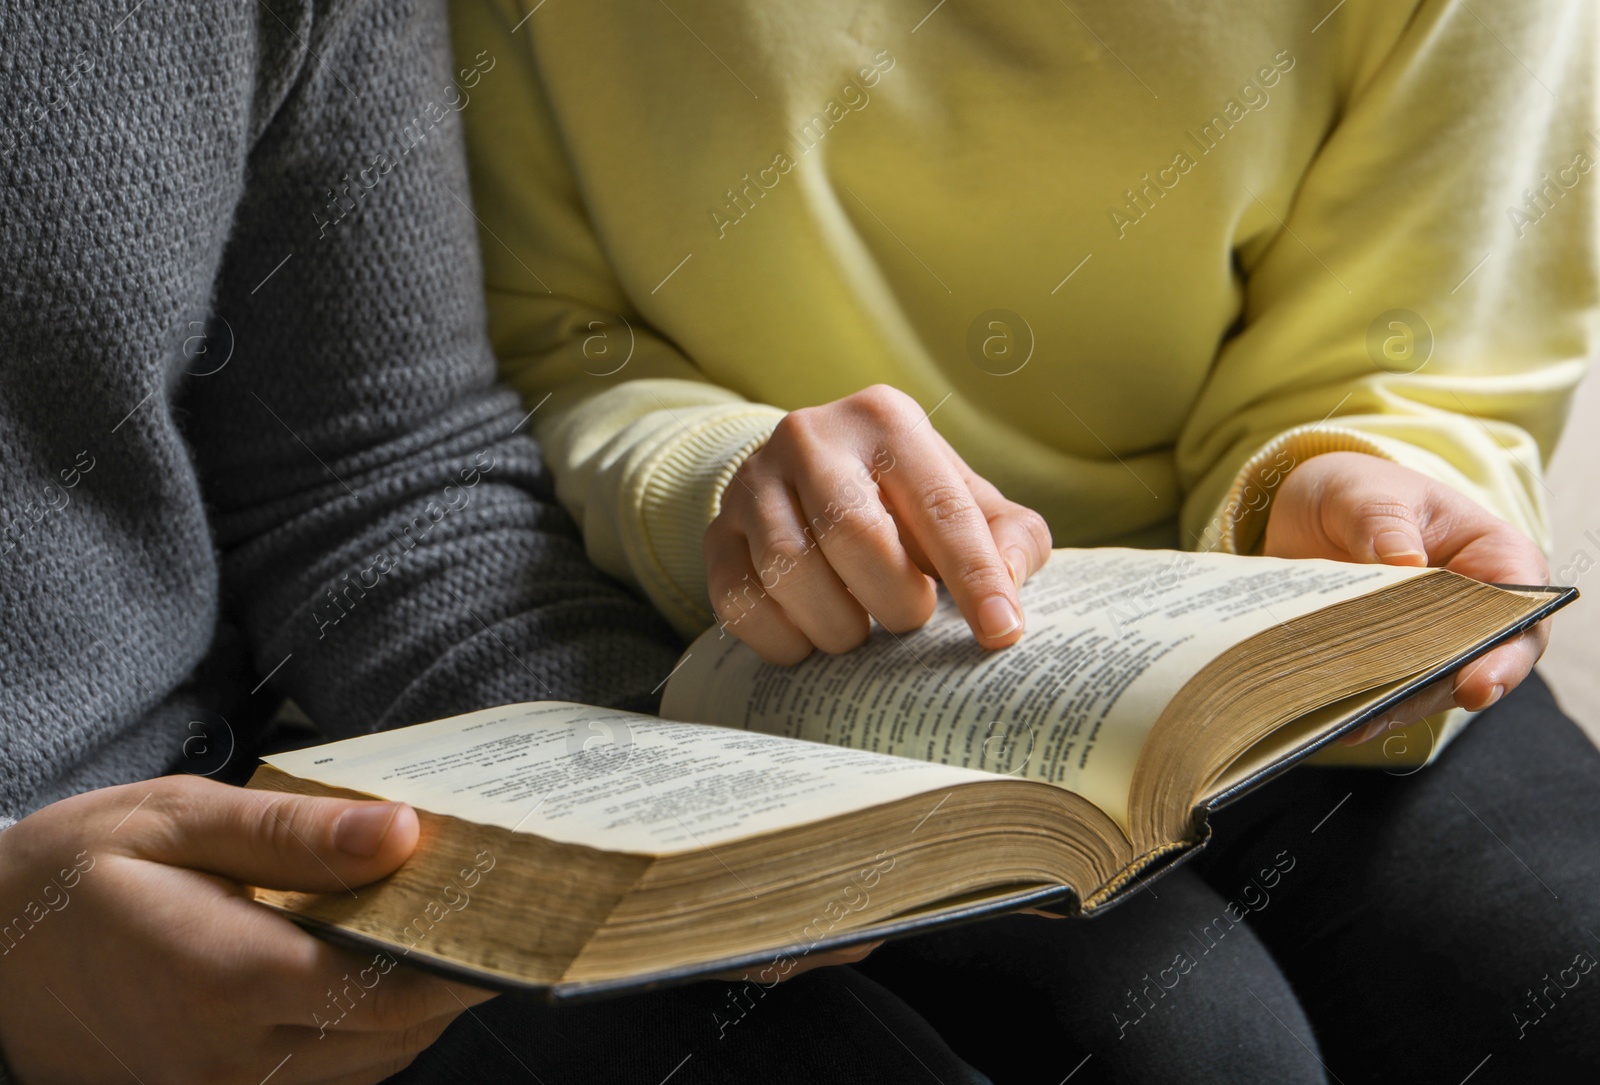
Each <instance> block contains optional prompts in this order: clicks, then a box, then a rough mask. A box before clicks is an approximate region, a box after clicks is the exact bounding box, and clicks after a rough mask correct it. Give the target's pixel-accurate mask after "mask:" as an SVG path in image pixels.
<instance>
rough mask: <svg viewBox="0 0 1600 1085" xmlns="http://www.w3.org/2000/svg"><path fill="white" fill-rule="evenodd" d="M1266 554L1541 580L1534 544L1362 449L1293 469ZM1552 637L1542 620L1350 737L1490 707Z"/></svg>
mask: <svg viewBox="0 0 1600 1085" xmlns="http://www.w3.org/2000/svg"><path fill="white" fill-rule="evenodd" d="M1265 553H1267V554H1270V555H1272V556H1274V557H1280V558H1332V559H1333V560H1335V561H1353V562H1364V563H1382V564H1385V565H1411V566H1424V565H1435V566H1442V567H1444V568H1446V569H1450V570H1453V571H1454V572H1458V573H1460V574H1461V575H1463V576H1470V577H1472V578H1473V579H1474V580H1482V581H1487V582H1490V583H1501V584H1547V583H1549V581H1550V571H1549V568H1548V566H1547V565H1546V564H1545V560H1544V554H1543V553H1542V552H1541V551H1540V549H1539V547H1538V546H1536V545H1535V544H1534V542H1533V541H1532V540H1531V539H1529V538H1528V537H1527V536H1526V535H1524V534H1522V532H1520V531H1518V530H1517V529H1516V528H1514V527H1512V526H1511V525H1510V524H1508V523H1506V522H1505V521H1504V520H1501V519H1500V518H1499V517H1496V516H1494V515H1492V514H1491V513H1489V512H1487V511H1486V510H1484V509H1483V508H1482V507H1481V506H1479V505H1477V504H1474V503H1473V502H1472V501H1470V500H1468V499H1467V498H1466V497H1463V496H1462V495H1461V494H1459V493H1457V492H1456V491H1455V490H1452V489H1451V488H1450V487H1448V486H1445V485H1443V484H1442V483H1439V482H1435V481H1433V480H1432V479H1430V478H1428V477H1427V476H1426V475H1422V474H1419V473H1417V472H1416V471H1413V470H1411V469H1409V468H1406V467H1401V466H1400V465H1399V464H1396V463H1392V462H1390V461H1389V460H1385V459H1381V458H1379V457H1377V456H1369V455H1367V454H1365V453H1362V452H1330V453H1325V454H1324V455H1321V456H1315V457H1313V458H1311V459H1309V460H1307V461H1305V462H1304V463H1302V464H1300V465H1299V466H1298V467H1296V468H1295V469H1294V470H1292V471H1290V472H1289V474H1288V475H1287V476H1286V477H1285V479H1284V481H1283V484H1282V485H1281V486H1280V487H1279V489H1278V492H1277V494H1276V495H1275V496H1274V497H1273V499H1272V510H1271V512H1270V513H1269V514H1268V518H1267V533H1266V542H1265ZM1549 639H1550V629H1549V622H1548V621H1545V622H1541V623H1539V624H1538V625H1537V626H1535V627H1534V628H1532V629H1530V630H1528V631H1527V632H1526V633H1523V634H1522V635H1521V636H1519V637H1517V638H1516V639H1515V640H1512V641H1509V642H1507V643H1505V644H1502V645H1500V646H1499V647H1498V648H1495V649H1494V650H1493V651H1491V652H1489V653H1487V654H1486V655H1484V656H1482V657H1481V658H1479V659H1478V660H1476V661H1475V662H1473V663H1469V664H1468V665H1467V666H1466V667H1464V668H1462V669H1461V670H1460V671H1459V672H1457V673H1456V674H1455V675H1453V676H1451V677H1447V678H1442V679H1440V680H1439V681H1438V682H1435V683H1434V684H1433V685H1431V686H1429V687H1428V688H1427V689H1424V690H1422V691H1421V692H1419V693H1417V694H1416V695H1415V696H1413V697H1410V698H1408V699H1407V700H1405V701H1403V702H1402V703H1401V704H1399V705H1397V706H1396V707H1395V708H1394V709H1393V710H1392V711H1390V712H1389V713H1388V714H1386V715H1385V717H1384V718H1383V719H1380V720H1376V721H1374V722H1373V723H1370V724H1368V725H1367V726H1366V727H1365V728H1363V729H1362V730H1361V731H1358V732H1356V733H1355V734H1354V735H1353V736H1349V737H1347V739H1346V741H1347V742H1348V743H1349V744H1352V745H1353V744H1355V743H1359V742H1365V741H1367V740H1368V739H1372V738H1376V737H1377V736H1378V735H1380V734H1382V733H1383V732H1384V731H1386V730H1388V729H1389V728H1390V727H1400V726H1404V725H1406V724H1409V723H1414V722H1416V721H1417V720H1420V719H1422V718H1423V717H1424V716H1430V715H1432V714H1433V713H1435V712H1441V711H1443V710H1445V709H1447V708H1450V707H1452V706H1457V705H1459V706H1460V707H1462V708H1466V709H1470V710H1472V711H1479V710H1481V709H1485V708H1488V707H1489V706H1490V705H1492V704H1494V703H1495V702H1496V701H1498V700H1499V699H1500V698H1501V697H1503V696H1505V694H1507V693H1509V692H1510V691H1511V690H1513V689H1516V688H1517V685H1518V683H1520V682H1521V681H1522V680H1523V679H1524V678H1526V677H1527V676H1528V672H1529V671H1531V670H1533V665H1534V664H1535V663H1536V662H1538V659H1539V656H1540V655H1542V654H1543V652H1544V647H1545V644H1546V643H1547V642H1548V641H1549Z"/></svg>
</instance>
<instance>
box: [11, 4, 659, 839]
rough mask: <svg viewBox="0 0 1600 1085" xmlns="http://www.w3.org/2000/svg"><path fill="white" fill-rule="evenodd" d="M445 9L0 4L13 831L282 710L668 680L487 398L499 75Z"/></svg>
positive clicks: (366, 724)
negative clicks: (473, 137)
mask: <svg viewBox="0 0 1600 1085" xmlns="http://www.w3.org/2000/svg"><path fill="white" fill-rule="evenodd" d="M440 7H441V4H439V3H437V2H431V0H317V2H315V3H313V2H312V0H260V2H244V3H227V4H220V3H202V2H199V0H194V2H191V3H183V2H180V0H161V2H140V0H116V3H113V4H103V3H93V2H89V0H54V2H51V3H44V4H40V3H32V2H28V0H0V88H3V90H4V93H5V101H6V103H7V105H6V109H5V110H3V111H0V761H3V766H4V768H3V776H0V820H3V819H15V818H20V817H22V816H24V815H25V814H27V813H28V812H29V811H31V810H34V809H37V808H38V807H40V806H42V805H43V804H45V803H48V802H51V801H52V800H55V799H58V798H61V797H63V796H66V795H70V794H73V793H76V792H79V791H82V790H85V789H88V788H92V787H97V786H102V785H107V784H112V783H119V782H125V781H131V780H136V779H141V778H146V777H149V776H152V775H156V774H159V773H162V772H164V771H168V770H169V769H170V768H171V767H173V766H174V765H175V764H177V763H179V762H181V761H182V759H183V758H184V755H185V754H186V753H193V752H195V751H196V749H197V746H196V743H195V741H194V740H195V739H196V736H198V735H200V734H201V733H202V731H204V732H205V734H206V735H208V736H209V737H208V738H207V739H206V740H205V742H204V743H203V745H205V746H207V747H208V748H213V749H215V748H217V747H219V746H220V744H222V743H225V742H226V743H237V744H238V745H239V746H240V747H241V748H242V747H243V746H244V745H246V743H247V739H248V736H246V735H240V734H231V735H230V734H229V733H228V732H230V731H233V732H237V731H238V730H240V729H241V726H242V725H240V724H239V723H238V722H237V721H240V720H246V719H256V718H258V717H260V716H261V715H262V713H261V712H260V711H259V709H260V708H262V707H263V706H264V705H265V704H267V703H271V702H276V701H278V700H281V699H282V698H283V697H284V696H288V697H292V698H293V699H294V700H295V701H296V702H298V703H299V704H300V705H301V706H302V707H303V708H304V709H305V710H306V711H307V712H308V713H309V714H310V715H311V717H312V718H313V719H314V720H316V721H317V722H318V723H319V724H320V725H321V726H322V727H323V729H324V730H325V731H327V732H328V733H329V734H330V735H333V736H340V735H348V734H352V733H357V732H362V731H367V730H372V729H376V728H382V727H390V726H395V725H399V724H406V723H412V722H416V721H419V720H423V719H428V718H432V717H436V716H439V715H443V714H448V713H452V712H456V711H462V710H466V709H470V708H473V707H479V706H484V705H491V704H499V703H504V702H509V701H517V700H528V699H535V698H564V699H573V700H585V701H594V702H601V703H609V704H622V705H629V706H634V707H644V706H648V705H649V704H650V702H651V696H652V694H651V691H652V689H653V688H654V687H656V686H657V684H658V683H660V681H661V680H662V679H663V678H664V677H665V676H666V675H667V673H668V671H669V670H670V669H671V667H672V663H673V658H674V649H675V645H674V642H673V640H672V638H671V634H670V633H669V632H668V631H667V630H666V628H665V627H664V626H663V625H662V624H661V623H660V622H659V621H658V620H657V619H656V618H655V617H654V616H653V615H652V613H651V611H649V610H648V609H647V608H646V607H645V606H644V605H642V604H641V603H640V602H638V601H637V600H636V599H634V598H633V597H631V596H630V595H628V594H626V593H625V592H624V591H623V590H622V589H621V588H619V587H618V586H616V585H615V584H613V583H612V582H610V581H608V580H606V579H605V578H604V577H602V576H601V575H600V574H598V573H597V572H596V571H595V570H594V569H593V568H592V567H591V566H590V565H589V564H588V563H587V562H586V560H585V558H584V555H583V549H582V544H581V543H580V541H579V539H578V536H577V534H576V531H575V529H574V526H573V524H572V523H571V521H570V520H569V519H568V518H567V517H566V515H565V514H564V513H563V512H562V511H561V510H560V509H559V508H558V507H557V506H556V505H555V504H554V503H553V501H552V496H551V489H550V485H549V482H548V480H547V478H546V475H545V473H544V470H543V468H542V467H541V465H540V461H539V457H538V453H537V449H536V448H535V446H534V444H533V443H532V441H531V440H529V439H528V438H527V437H525V436H521V435H519V434H520V433H521V432H525V431H526V428H527V427H526V424H525V422H526V420H525V418H524V414H525V411H524V410H523V408H522V407H521V406H520V404H519V403H518V402H517V400H516V398H515V397H514V396H513V395H512V394H510V393H509V392H506V391H503V390H499V389H497V388H496V387H495V386H494V385H493V383H492V382H493V368H494V367H493V361H492V359H491V357H490V354H489V351H488V348H487V345H486V338H485V335H484V330H483V323H484V312H483V306H482V301H481V297H480V287H479V283H478V254H477V250H476V248H475V241H474V237H475V233H474V225H473V218H472V215H471V213H470V212H469V210H468V207H467V201H468V198H469V197H468V194H467V193H468V189H467V182H466V178H465V176H464V170H463V165H462V156H461V152H460V148H459V143H460V116H459V113H460V111H461V110H462V109H467V108H471V105H470V99H471V96H472V90H471V88H472V87H475V86H477V85H478V83H479V82H480V81H482V80H488V79H494V78H496V77H497V75H503V73H497V72H496V71H495V70H494V69H495V64H496V61H495V58H494V57H490V56H487V55H484V56H480V57H479V58H478V61H477V64H476V66H475V67H473V68H468V69H464V70H456V71H454V72H452V65H451V62H450V56H449V47H448V40H447V32H446V29H445V21H444V18H443V13H442V11H441V10H440ZM530 285H533V283H532V280H531V278H530ZM535 288H536V287H535ZM257 683H262V684H261V685H260V688H256V687H257ZM186 742H188V743H189V745H188V746H187V747H186Z"/></svg>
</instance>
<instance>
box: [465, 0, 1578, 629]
mask: <svg viewBox="0 0 1600 1085" xmlns="http://www.w3.org/2000/svg"><path fill="white" fill-rule="evenodd" d="M535 2H536V0H456V3H455V18H454V33H455V44H456V49H457V52H458V54H459V55H460V56H461V57H462V58H463V59H462V64H463V66H464V67H465V68H470V69H472V70H473V71H474V72H482V75H481V78H477V79H473V80H472V83H473V85H472V86H471V87H470V88H469V89H466V93H467V94H469V95H470V99H471V100H470V103H469V104H468V106H467V107H465V119H466V122H467V129H468V143H469V150H470V161H471V169H472V179H473V193H474V196H475V198H476V206H477V213H478V215H479V217H480V220H481V222H482V227H483V229H482V247H483V257H484V263H485V270H486V275H487V286H488V298H489V317H490V323H491V331H492V335H493V339H494V342H495V344H496V348H497V351H498V353H499V356H500V359H501V363H502V366H503V372H504V375H505V376H506V377H507V378H508V379H509V380H510V381H511V382H512V383H514V384H515V385H516V386H517V387H518V388H519V389H520V390H521V391H522V392H523V393H524V395H525V396H526V397H527V400H528V408H529V409H530V410H531V411H532V412H533V413H532V416H531V421H532V426H533V430H534V432H535V433H536V435H537V436H538V437H539V438H540V439H541V440H542V441H543V443H544V449H545V455H546V457H547V458H548V460H549V463H550V466H551V469H552V471H553V473H554V476H555V478H556V481H557V485H558V492H559V496H560V498H561V500H562V501H563V503H564V504H565V505H566V506H567V507H568V508H569V509H570V510H571V511H572V512H573V514H574V515H575V516H576V517H577V518H578V520H579V522H580V524H581V525H582V527H583V531H584V536H585V538H586V540H587V545H588V548H589V552H590V555H591V557H592V558H593V559H594V560H595V561H596V562H597V563H598V564H599V565H600V566H601V567H602V568H604V569H606V570H607V571H609V572H611V573H613V574H615V575H616V576H619V577H621V578H624V579H626V580H628V581H630V582H632V583H634V584H636V585H638V586H639V587H640V588H642V589H643V591H644V592H645V593H646V594H647V595H648V596H649V597H650V598H651V599H652V600H653V601H654V602H655V604H656V605H657V606H658V607H659V608H660V609H661V610H662V612H663V613H664V614H666V615H667V616H668V617H669V618H670V619H671V620H672V621H673V622H674V623H675V624H676V625H677V627H678V628H679V629H680V630H682V631H683V632H685V633H693V632H695V631H697V630H698V629H700V628H703V627H704V626H705V625H707V624H709V623H710V622H711V620H712V617H711V610H710V606H709V601H708V599H707V592H706V580H705V570H704V565H703V560H702V557H701V537H702V535H703V533H704V531H705V528H706V525H707V524H708V523H709V522H710V520H711V518H712V517H713V516H714V515H715V513H716V510H717V508H718V504H719V501H720V496H721V493H722V490H723V488H724V487H725V486H727V485H728V483H729V481H730V478H731V476H732V474H733V472H734V470H735V469H736V468H737V467H738V465H739V464H740V463H741V462H742V461H743V458H744V457H746V456H748V455H749V454H750V452H751V451H753V450H754V449H755V448H757V447H759V445H760V444H761V442H762V441H763V440H764V439H765V438H766V436H767V435H768V434H769V433H770V432H771V430H772V427H773V426H774V424H775V423H776V422H777V420H778V419H779V418H781V417H782V414H783V412H784V411H785V410H789V409H793V408H798V407H802V406H807V405H813V404H818V403H823V402H826V401H829V400H834V399H837V398H839V397H841V396H845V395H848V394H850V393H852V392H855V391H857V390H859V389H861V388H863V387H866V386H867V385H870V384H873V383H878V382H883V383H887V384H891V385H893V386H895V387H896V388H899V389H901V390H902V391H904V392H907V393H908V394H910V395H911V396H912V397H914V398H915V399H916V400H917V401H918V402H919V403H920V404H922V406H923V408H924V409H925V410H927V411H928V412H929V413H930V415H931V416H932V421H933V424H934V425H936V426H937V427H938V429H939V431H940V432H941V433H942V434H943V435H944V436H945V437H946V438H947V439H948V440H949V441H950V443H951V444H952V445H953V446H954V447H955V448H956V449H957V451H959V452H960V453H961V455H962V456H963V457H964V458H965V459H966V460H967V462H968V463H970V464H971V465H972V467H973V468H974V469H975V470H976V471H978V472H979V473H980V474H982V475H984V476H985V477H987V478H989V479H990V480H991V481H993V482H994V483H995V484H996V485H998V486H999V487H1000V489H1001V490H1002V491H1003V492H1004V493H1005V494H1006V495H1007V496H1008V497H1010V498H1012V499H1013V500H1016V501H1019V502H1022V503H1024V504H1026V505H1029V506H1031V507H1033V508H1035V509H1037V510H1039V512H1041V513H1043V514H1044V516H1045V517H1046V519H1047V520H1048V521H1049V523H1050V527H1051V530H1052V532H1053V533H1054V536H1055V539H1056V543H1057V545H1094V544H1123V545H1149V546H1184V547H1219V546H1220V547H1224V548H1228V549H1249V548H1250V547H1251V546H1252V545H1253V544H1254V542H1255V541H1256V539H1257V538H1258V537H1259V533H1260V530H1261V528H1262V526H1263V523H1264V510H1265V507H1266V502H1267V498H1268V495H1269V494H1270V489H1271V486H1272V485H1273V484H1274V483H1275V480H1276V478H1277V477H1278V476H1279V475H1280V474H1281V472H1282V470H1283V468H1285V467H1286V466H1291V465H1292V464H1293V463H1296V462H1299V461H1300V460H1302V459H1304V458H1305V457H1307V456H1309V455H1312V454H1315V453H1317V452H1319V451H1326V450H1332V449H1356V450H1361V451H1366V452H1370V453H1374V454H1377V455H1381V456H1387V457H1390V458H1392V459H1394V460H1397V461H1399V462H1400V463H1402V464H1404V465H1406V466H1408V467H1412V468H1415V469H1417V470H1419V471H1422V472H1423V473H1425V474H1427V475H1430V476H1432V477H1434V478H1436V479H1439V480H1441V481H1443V482H1446V483H1448V484H1449V485H1451V486H1454V487H1455V488H1457V489H1459V490H1460V491H1462V492H1464V493H1466V494H1467V495H1469V496H1470V497H1472V498H1473V499H1474V500H1476V501H1478V502H1479V503H1481V504H1483V505H1485V506H1486V507H1488V508H1489V509H1491V510H1493V511H1494V512H1496V513H1497V514H1499V515H1500V516H1503V517H1505V518H1506V519H1508V520H1510V521H1511V522H1512V523H1513V524H1516V525H1517V526H1519V527H1520V528H1522V529H1523V530H1524V531H1526V532H1527V533H1528V534H1529V535H1531V536H1532V537H1533V538H1534V539H1536V540H1537V541H1539V542H1541V543H1543V544H1545V545H1546V546H1547V547H1548V540H1547V535H1546V529H1545V523H1544V501H1543V494H1542V486H1543V482H1542V480H1541V470H1542V467H1543V463H1544V460H1545V458H1546V457H1547V456H1548V455H1549V453H1550V450H1551V448H1552V446H1553V445H1554V443H1555V440H1556V437H1557V435H1558V433H1559V431H1560V428H1561V425H1562V422H1563V419H1564V416H1565V410H1566V403H1567V399H1568V396H1569V394H1570V393H1571V391H1572V389H1573V387H1574V386H1575V384H1576V383H1577V382H1578V380H1579V378H1580V376H1581V374H1582V372H1583V370H1584V367H1585V361H1586V359H1587V358H1588V357H1589V356H1590V355H1591V354H1592V353H1593V350H1594V347H1595V341H1596V336H1597V331H1600V328H1597V311H1600V288H1597V272H1596V251H1597V245H1600V219H1597V206H1600V200H1597V195H1596V193H1597V192H1600V172H1596V171H1595V170H1594V164H1595V162H1596V161H1597V160H1600V132H1597V131H1596V129H1597V127H1600V118H1597V114H1600V91H1597V82H1596V76H1595V63H1596V57H1597V56H1600V29H1597V28H1600V5H1596V4H1595V3H1594V2H1593V0H1539V2H1512V0H1474V3H1473V4H1472V5H1471V6H1470V7H1469V6H1468V5H1465V4H1462V3H1459V2H1454V0H1452V2H1441V0H1427V2H1423V3H1416V4H1413V3H1402V2H1397V0H1345V2H1343V3H1338V2H1337V0H1288V2H1284V0H1277V2H1267V0H1262V2H1259V3H1254V4H1213V3H1201V4H1196V3H1194V2H1193V0H1143V2H1139V3H1130V2H1128V0H1072V2H1071V3H1070V4H1068V3H1064V2H1061V0H1016V2H1012V3H1004V4H1002V3H998V2H982V3H980V2H973V0H954V2H936V0H832V2H830V0H817V2H811V3H780V2H778V0H742V2H740V0H657V2H654V3H647V2H639V3H619V2H615V0H586V2H584V3H568V2H564V0H563V2H557V3H542V4H539V5H538V6H537V8H535ZM490 64H492V65H493V66H492V67H490V66H489V65H490ZM464 86H465V84H464Z"/></svg>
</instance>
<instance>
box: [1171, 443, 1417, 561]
mask: <svg viewBox="0 0 1600 1085" xmlns="http://www.w3.org/2000/svg"><path fill="white" fill-rule="evenodd" d="M1325 452H1365V453H1367V454H1368V455H1372V456H1381V457H1382V458H1384V459H1386V460H1394V461H1395V462H1400V459H1399V457H1397V456H1394V455H1392V454H1391V453H1390V451H1389V450H1388V449H1386V448H1385V447H1384V445H1383V444H1380V443H1379V442H1378V441H1377V440H1374V439H1373V438H1372V437H1370V436H1368V435H1367V434H1364V433H1360V432H1358V431H1356V430H1353V429H1345V428H1343V427H1341V426H1322V425H1315V426H1297V427H1296V428H1294V429H1291V430H1286V431H1285V432H1283V433H1282V434H1280V435H1278V437H1276V438H1275V439H1273V440H1272V441H1271V442H1269V443H1268V444H1267V445H1266V446H1265V447H1263V448H1262V449H1261V451H1259V452H1257V453H1256V454H1255V455H1254V456H1251V457H1250V458H1249V459H1248V460H1246V461H1245V464H1244V466H1243V467H1241V468H1239V473H1238V474H1237V475H1235V476H1234V478H1233V485H1231V486H1229V487H1228V493H1227V495H1226V496H1225V497H1224V498H1223V499H1222V502H1221V504H1219V505H1218V506H1217V511H1216V515H1214V516H1213V517H1212V518H1211V521H1210V523H1208V524H1207V525H1206V528H1205V531H1203V532H1201V533H1200V549H1202V550H1220V551H1222V552H1223V553H1226V554H1249V553H1254V552H1255V549H1256V547H1257V546H1258V545H1259V544H1260V542H1261V540H1262V537H1263V536H1264V535H1265V534H1266V530H1267V513H1268V512H1269V511H1270V510H1271V508H1272V495H1273V494H1274V493H1276V492H1277V490H1278V487H1279V486H1281V485H1283V480H1284V477H1285V476H1286V475H1288V473H1289V472H1290V471H1292V470H1294V468H1295V467H1297V466H1298V465H1300V464H1302V463H1304V462H1305V461H1306V460H1309V459H1311V457H1313V456H1320V455H1322V454H1323V453H1325Z"/></svg>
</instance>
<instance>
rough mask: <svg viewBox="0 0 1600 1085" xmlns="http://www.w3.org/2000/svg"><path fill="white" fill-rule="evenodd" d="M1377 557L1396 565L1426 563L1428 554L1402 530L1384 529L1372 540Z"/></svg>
mask: <svg viewBox="0 0 1600 1085" xmlns="http://www.w3.org/2000/svg"><path fill="white" fill-rule="evenodd" d="M1372 549H1373V550H1374V551H1375V552H1376V553H1377V555H1378V557H1379V558H1381V559H1382V560H1384V561H1386V562H1391V563H1393V564H1396V565H1402V564H1422V565H1426V564H1428V555H1427V554H1424V553H1423V552H1422V551H1421V550H1418V549H1417V544H1416V542H1415V540H1413V539H1412V537H1411V536H1410V535H1407V534H1406V533H1405V532H1404V531H1385V532H1383V533H1382V534H1380V535H1379V536H1378V537H1377V538H1376V539H1373V540H1372Z"/></svg>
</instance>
